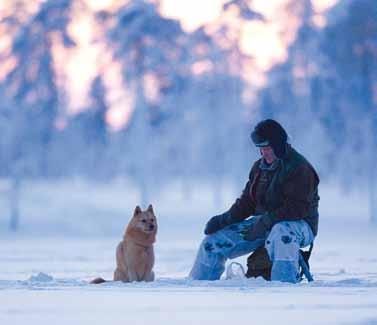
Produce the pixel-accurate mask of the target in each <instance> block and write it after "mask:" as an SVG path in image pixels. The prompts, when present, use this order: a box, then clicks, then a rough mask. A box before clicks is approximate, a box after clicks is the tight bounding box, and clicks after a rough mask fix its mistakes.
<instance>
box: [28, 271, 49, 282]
mask: <svg viewBox="0 0 377 325" xmlns="http://www.w3.org/2000/svg"><path fill="white" fill-rule="evenodd" d="M53 280H54V278H53V277H52V276H51V275H48V274H46V273H43V272H39V273H38V274H37V275H32V276H31V277H30V278H29V281H31V282H51V281H53Z"/></svg>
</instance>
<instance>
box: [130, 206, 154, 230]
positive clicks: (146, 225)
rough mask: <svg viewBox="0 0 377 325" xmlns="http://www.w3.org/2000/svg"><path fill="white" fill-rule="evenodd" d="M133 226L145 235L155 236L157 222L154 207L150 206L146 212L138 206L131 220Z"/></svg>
mask: <svg viewBox="0 0 377 325" xmlns="http://www.w3.org/2000/svg"><path fill="white" fill-rule="evenodd" d="M131 225H132V227H133V228H136V229H138V230H139V231H141V232H143V233H146V234H155V233H156V232H157V220H156V216H155V214H154V211H153V207H152V205H151V204H150V205H149V206H148V209H147V210H145V211H142V210H141V209H140V207H139V206H137V207H136V208H135V211H134V215H133V217H132V219H131Z"/></svg>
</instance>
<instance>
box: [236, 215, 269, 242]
mask: <svg viewBox="0 0 377 325" xmlns="http://www.w3.org/2000/svg"><path fill="white" fill-rule="evenodd" d="M254 218H255V222H254V223H253V224H252V225H250V226H249V227H246V228H244V229H242V230H241V231H240V232H239V233H240V235H241V237H242V239H244V240H249V241H253V240H256V239H264V238H265V237H266V235H267V231H268V230H270V228H271V226H272V221H271V218H270V216H269V215H268V214H262V215H260V216H255V217H254Z"/></svg>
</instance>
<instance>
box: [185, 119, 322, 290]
mask: <svg viewBox="0 0 377 325" xmlns="http://www.w3.org/2000/svg"><path fill="white" fill-rule="evenodd" d="M251 139H252V141H253V142H254V144H255V145H256V146H257V147H258V148H259V150H260V153H261V156H262V157H261V159H259V160H257V161H256V162H255V163H254V165H253V167H252V168H251V171H250V174H249V180H248V182H247V183H246V186H245V188H244V190H243V192H242V195H241V197H240V198H238V199H237V200H236V202H235V203H234V204H233V205H232V206H231V208H230V209H229V210H228V211H227V212H225V213H223V214H220V215H217V216H214V217H212V218H211V219H210V220H209V221H208V223H207V225H206V227H205V230H204V233H205V234H206V235H207V236H206V237H205V239H204V240H203V242H202V244H201V246H200V248H199V251H198V254H197V257H196V260H195V263H194V266H193V268H192V270H191V272H190V277H191V278H192V279H195V280H217V279H219V278H220V276H221V274H222V273H223V272H224V269H225V262H226V260H227V259H228V258H236V257H239V256H242V255H245V254H248V253H250V252H253V251H255V250H256V249H257V248H260V247H263V246H264V247H265V248H266V250H267V252H268V256H269V258H270V261H271V262H272V269H271V280H274V281H284V282H292V283H296V282H297V281H298V279H299V276H298V272H299V249H300V247H305V246H308V245H310V244H311V243H312V242H313V240H314V237H315V236H316V235H317V230H318V201H319V196H318V183H319V178H318V175H317V173H316V171H315V170H314V168H313V167H312V166H311V165H310V163H309V162H308V161H307V160H306V159H305V158H304V157H303V156H302V155H300V154H299V153H298V152H297V151H296V150H295V149H293V148H292V147H291V145H290V144H288V143H287V133H286V131H285V130H284V128H283V127H282V126H281V125H280V124H279V123H278V122H276V121H274V120H271V119H268V120H264V121H262V122H260V123H259V124H257V126H256V127H255V129H254V131H253V132H252V134H251ZM250 216H253V217H252V218H249V219H247V218H248V217H250Z"/></svg>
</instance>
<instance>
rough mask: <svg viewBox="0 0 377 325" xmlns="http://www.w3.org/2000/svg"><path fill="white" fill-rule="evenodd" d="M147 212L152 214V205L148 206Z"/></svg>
mask: <svg viewBox="0 0 377 325" xmlns="http://www.w3.org/2000/svg"><path fill="white" fill-rule="evenodd" d="M147 211H149V212H151V213H152V214H154V211H153V206H152V204H149V206H148V209H147Z"/></svg>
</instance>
